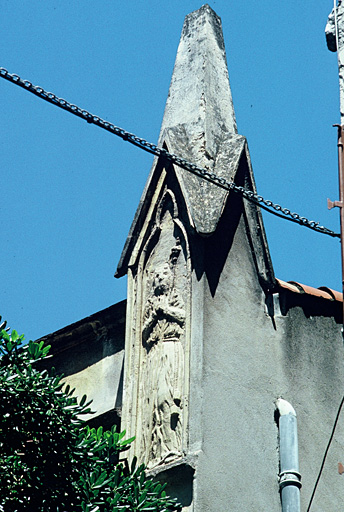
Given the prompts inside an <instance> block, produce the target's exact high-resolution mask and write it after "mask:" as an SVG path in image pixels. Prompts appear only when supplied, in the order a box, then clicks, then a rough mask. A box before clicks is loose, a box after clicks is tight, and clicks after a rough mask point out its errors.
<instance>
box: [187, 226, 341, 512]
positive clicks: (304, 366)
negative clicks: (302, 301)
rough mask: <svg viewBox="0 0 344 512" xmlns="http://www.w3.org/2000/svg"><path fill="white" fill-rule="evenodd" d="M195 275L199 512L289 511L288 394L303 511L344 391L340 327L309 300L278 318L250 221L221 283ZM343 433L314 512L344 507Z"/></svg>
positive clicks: (193, 414) (193, 424) (193, 435)
mask: <svg viewBox="0 0 344 512" xmlns="http://www.w3.org/2000/svg"><path fill="white" fill-rule="evenodd" d="M194 282H195V283H196V285H195V287H194V291H195V297H196V296H197V294H200V295H202V290H204V299H203V301H204V304H203V312H201V311H200V309H199V308H197V309H195V311H194V317H193V324H194V325H195V326H197V330H198V332H201V331H203V346H202V348H201V347H199V346H197V344H198V345H199V341H197V339H193V346H192V348H191V351H193V350H196V351H197V352H198V354H201V355H200V356H199V357H198V358H196V359H197V361H198V370H197V366H194V367H193V366H192V364H191V372H198V374H195V373H193V374H192V375H191V395H190V447H194V448H197V445H198V446H199V447H200V451H199V452H198V463H197V469H196V475H195V487H194V505H195V510H197V511H202V512H208V511H209V512H210V511H214V512H215V511H218V510H230V511H242V510H257V511H258V510H262V511H263V510H264V511H265V510H269V511H276V512H277V511H280V498H279V490H278V472H279V454H278V427H277V424H276V421H275V417H274V412H275V405H274V401H275V400H276V399H277V398H278V397H279V396H283V397H284V398H285V399H286V400H288V401H290V402H291V403H292V405H293V406H294V408H295V409H296V412H297V416H298V425H299V455H300V471H301V473H302V481H303V489H302V491H301V507H302V508H301V510H306V508H307V504H308V501H309V498H310V495H311V492H312V489H313V486H314V483H315V480H316V477H317V474H318V471H319V468H320V465H321V462H322V457H323V455H324V452H325V449H326V445H327V442H328V440H329V437H330V434H331V429H332V426H333V423H334V420H335V415H336V411H337V408H338V405H339V403H340V400H341V398H342V393H343V390H342V388H343V382H344V369H343V368H344V365H343V361H344V354H343V344H342V340H341V334H340V326H339V325H337V324H336V322H335V321H334V319H333V318H330V317H324V316H316V317H308V318H307V317H306V316H305V314H304V312H303V310H302V308H301V307H293V308H291V309H289V311H288V313H287V315H286V316H284V315H282V314H281V313H280V311H279V308H278V307H276V308H275V314H274V319H273V320H274V321H273V320H272V318H271V317H270V316H269V314H268V312H267V308H266V305H265V295H264V293H263V292H262V289H261V287H260V285H259V282H258V279H257V273H256V268H255V266H254V262H253V258H252V254H251V250H250V247H249V243H248V239H247V235H246V228H245V225H244V222H243V219H241V220H240V222H239V226H238V229H237V230H236V233H235V236H234V239H233V243H232V245H231V248H230V252H229V255H228V258H227V261H226V263H225V266H224V268H223V271H222V274H221V276H220V278H219V281H218V284H217V287H216V289H215V291H214V287H212V289H210V287H209V286H208V284H207V279H206V278H205V276H204V275H203V277H202V279H201V280H197V279H195V280H194ZM197 287H198V288H197ZM198 300H199V301H200V300H201V299H198ZM314 300H318V301H319V300H321V299H314ZM278 302H279V301H278V297H277V301H276V304H277V306H278ZM202 316H203V318H202ZM200 323H201V324H202V325H201V327H200V325H199V324H200ZM198 340H199V338H198ZM194 359H195V358H194ZM199 372H201V374H200V373H199ZM197 380H198V383H199V384H198V388H197V386H196V381H197ZM192 382H194V385H193V384H192ZM200 388H201V389H200ZM196 389H197V391H196ZM199 422H200V423H199ZM342 434H343V429H342V428H341V427H339V428H338V430H337V431H336V436H335V439H334V442H333V444H332V448H331V450H330V452H329V455H328V459H327V462H326V465H325V468H324V472H323V475H322V478H321V480H320V484H319V487H318V491H317V493H316V495H315V499H314V502H313V506H312V512H317V511H319V512H320V511H323V512H326V511H328V512H330V511H331V512H333V511H334V510H341V509H342V503H343V499H344V485H343V484H344V482H343V477H341V476H340V475H339V474H338V471H337V463H338V462H339V461H340V459H341V457H342V454H343V453H344V451H343V448H344V445H343V440H344V439H343V435H342ZM199 436H201V437H199Z"/></svg>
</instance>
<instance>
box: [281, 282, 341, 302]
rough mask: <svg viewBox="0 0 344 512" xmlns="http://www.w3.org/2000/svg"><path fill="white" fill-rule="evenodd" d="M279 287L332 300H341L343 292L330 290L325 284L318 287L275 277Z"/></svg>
mask: <svg viewBox="0 0 344 512" xmlns="http://www.w3.org/2000/svg"><path fill="white" fill-rule="evenodd" d="M276 281H277V283H278V285H279V286H280V288H284V289H286V290H289V291H291V292H294V293H301V294H303V293H305V294H307V295H312V296H313V297H319V298H322V299H327V300H332V301H340V302H343V294H342V293H340V292H337V291H335V290H332V289H331V288H327V287H326V286H320V287H319V288H313V287H312V286H308V285H306V284H301V283H298V282H296V281H288V282H286V281H282V280H281V279H276Z"/></svg>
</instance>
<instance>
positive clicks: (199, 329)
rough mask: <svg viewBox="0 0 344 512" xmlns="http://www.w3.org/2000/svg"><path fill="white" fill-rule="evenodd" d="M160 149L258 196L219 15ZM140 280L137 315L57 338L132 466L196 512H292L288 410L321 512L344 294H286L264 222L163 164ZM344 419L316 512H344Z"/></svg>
mask: <svg viewBox="0 0 344 512" xmlns="http://www.w3.org/2000/svg"><path fill="white" fill-rule="evenodd" d="M159 144H160V145H161V146H164V147H165V148H166V149H167V150H168V151H169V152H171V153H175V154H177V155H180V156H182V157H184V158H186V159H188V160H189V161H191V162H194V163H195V164H197V165H199V166H201V167H203V168H206V169H208V170H210V172H215V173H216V175H217V176H220V177H222V178H225V179H226V180H228V181H234V182H235V183H236V184H237V185H240V186H244V187H246V188H247V189H249V190H253V191H255V184H254V178H253V173H252V167H251V162H250V157H249V151H248V146H247V143H246V140H245V138H244V137H243V136H241V135H239V134H238V133H237V128H236V121H235V115H234V109H233V103H232V97H231V92H230V87H229V81H228V72H227V63H226V55H225V50H224V43H223V37H222V29H221V21H220V19H219V18H218V17H217V15H216V14H215V13H214V11H212V10H211V8H210V7H209V6H207V5H205V6H203V7H202V8H201V9H199V10H198V11H195V12H194V13H191V14H190V15H189V16H187V17H186V20H185V23H184V28H183V32H182V37H181V42H180V45H179V49H178V54H177V59H176V64H175V68H174V72H173V77H172V81H171V87H170V91H169V96H168V101H167V104H166V110H165V114H164V120H163V124H162V129H161V134H160V139H159ZM125 274H127V275H128V297H127V301H126V303H125V302H123V303H119V304H117V305H114V306H112V307H111V308H108V309H107V310H105V311H103V312H99V313H97V314H95V315H93V316H92V317H90V318H88V319H85V320H81V321H80V322H78V323H77V324H74V325H73V326H69V327H66V328H65V329H63V330H61V331H58V332H57V333H53V334H51V335H49V336H48V337H46V338H47V339H48V341H49V343H51V344H52V347H53V353H54V356H53V358H52V363H51V364H53V365H54V366H55V367H56V368H57V369H58V370H61V371H64V373H65V375H66V379H67V380H68V381H69V382H70V383H72V385H73V386H75V387H76V389H77V393H79V394H80V395H82V394H84V393H87V394H88V397H89V398H93V399H94V408H95V409H96V411H97V413H96V415H95V416H94V417H93V419H92V420H91V421H92V422H93V423H96V422H97V421H98V423H105V424H106V425H107V424H108V423H109V422H111V421H113V422H117V424H120V427H121V428H122V429H123V428H125V429H126V430H127V434H128V436H132V435H135V436H136V440H135V442H134V443H133V445H132V448H131V454H132V455H133V454H134V453H135V454H136V455H138V456H139V458H140V460H142V461H144V462H145V463H146V465H147V468H148V471H149V473H150V474H152V475H154V476H157V478H159V479H161V480H166V481H167V482H168V483H169V491H170V493H171V494H173V495H176V496H177V497H178V498H179V499H180V501H181V502H182V504H183V507H184V508H183V510H187V511H194V512H215V511H216V512H217V511H221V510H230V511H236V512H239V511H240V512H241V511H242V510H257V511H258V510H269V511H271V512H278V511H280V510H281V500H280V495H279V478H278V475H279V450H278V446H279V445H278V438H279V421H278V414H277V412H276V400H277V399H278V398H279V397H283V398H284V399H286V400H288V401H289V402H290V403H291V404H292V405H293V407H294V408H295V410H296V413H297V417H298V437H299V459H300V473H301V475H302V483H303V488H302V490H301V510H306V509H307V505H308V503H309V500H310V497H311V494H312V491H313V488H314V484H315V482H316V478H317V476H318V473H319V470H320V467H321V464H322V461H323V457H324V454H325V450H326V447H327V443H328V441H329V439H330V436H331V432H332V428H333V425H334V422H335V418H336V414H337V410H338V407H339V404H340V402H341V399H342V395H343V390H342V385H343V382H344V353H343V341H342V336H341V322H342V313H341V308H342V297H341V294H338V293H335V292H333V291H331V290H328V289H323V290H315V289H313V288H309V287H303V286H302V285H299V284H297V283H294V284H292V283H289V284H288V283H284V282H282V281H279V280H277V279H276V278H275V276H274V272H273V267H272V264H271V259H270V255H269V249H268V245H267V242H266V236H265V231H264V226H263V222H262V217H261V213H260V210H259V207H258V206H256V205H255V204H253V203H250V202H248V201H247V200H244V199H243V198H242V196H241V195H239V194H236V193H235V192H233V191H231V192H228V191H227V190H224V189H222V188H219V187H217V186H216V185H214V184H213V183H209V182H207V181H205V180H203V179H201V178H199V177H197V176H195V175H193V174H190V173H187V172H186V171H185V170H183V169H181V168H179V167H178V166H175V165H172V164H171V163H168V162H167V161H166V160H164V159H163V158H160V159H158V158H156V159H155V161H154V164H153V167H152V170H151V173H150V175H149V177H148V181H147V185H146V187H145V190H144V192H143V196H142V199H141V201H140V204H139V207H138V210H137V213H136V216H135V219H134V222H133V225H132V228H131V231H130V234H129V236H128V240H127V243H126V245H125V248H124V250H123V254H122V257H121V260H120V263H119V265H118V269H117V276H118V277H121V276H123V275H125ZM124 308H126V311H125V310H124ZM124 326H125V334H124ZM343 414H344V413H342V414H341V416H340V420H339V423H338V426H337V429H336V431H335V435H334V438H333V441H332V444H331V446H330V449H329V452H328V456H327V459H326V461H325V465H324V469H323V472H322V476H321V478H320V480H319V485H318V488H317V492H316V494H315V496H314V501H313V505H312V511H314V512H316V511H318V512H320V511H321V512H333V511H334V510H341V508H342V503H343V501H344V481H343V478H344V476H341V475H340V474H339V472H338V469H337V468H338V463H339V462H341V461H342V462H344V437H343V435H344V431H343V430H344V429H343V419H344V416H343Z"/></svg>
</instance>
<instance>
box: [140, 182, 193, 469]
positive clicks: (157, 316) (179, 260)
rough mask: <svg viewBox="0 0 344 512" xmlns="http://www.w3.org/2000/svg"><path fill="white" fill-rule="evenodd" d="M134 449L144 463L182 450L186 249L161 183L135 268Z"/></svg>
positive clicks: (186, 348)
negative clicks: (148, 229)
mask: <svg viewBox="0 0 344 512" xmlns="http://www.w3.org/2000/svg"><path fill="white" fill-rule="evenodd" d="M136 279H137V283H136V287H135V288H136V300H135V304H134V309H135V311H134V316H135V327H134V330H133V331H132V336H133V338H134V340H133V341H134V343H135V347H136V348H135V350H136V352H137V357H136V365H135V366H136V368H135V370H134V371H135V372H136V374H137V388H136V392H135V393H134V395H135V396H136V426H135V432H136V435H137V439H136V447H135V449H136V453H137V455H138V456H139V458H140V460H141V461H142V462H145V464H147V466H148V467H149V468H152V467H155V466H157V465H161V464H164V463H167V462H171V461H173V460H175V459H178V458H180V457H182V456H183V454H184V453H185V451H186V444H187V438H186V431H187V421H188V420H187V410H188V381H189V339H190V336H189V328H190V327H189V326H190V319H189V316H190V307H189V303H190V300H189V296H190V282H189V280H190V251H189V244H188V238H187V233H186V230H185V228H184V226H183V224H182V222H181V221H180V219H179V216H178V207H177V202H176V199H175V196H174V194H173V192H172V191H171V190H169V189H168V188H166V189H165V191H164V193H163V195H162V197H161V199H160V201H159V203H158V205H157V208H156V214H155V220H154V224H153V227H152V229H151V233H150V235H149V236H148V238H147V239H146V243H145V244H144V247H143V248H142V250H141V254H140V256H139V261H138V269H137V274H136Z"/></svg>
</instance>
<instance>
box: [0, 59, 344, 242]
mask: <svg viewBox="0 0 344 512" xmlns="http://www.w3.org/2000/svg"><path fill="white" fill-rule="evenodd" d="M0 77H1V78H4V79H5V80H8V81H9V82H12V83H14V84H16V85H18V86H19V87H22V88H23V89H25V90H27V91H29V92H31V93H32V94H35V95H36V96H38V97H39V98H41V99H43V100H45V101H47V102H49V103H52V104H53V105H55V106H56V107H59V108H62V109H63V110H66V111H67V112H70V113H71V114H74V115H75V116H77V117H80V118H81V119H84V120H85V121H87V122H88V123H89V124H95V125H96V126H99V127H100V128H103V129H104V130H107V131H108V132H110V133H113V134H114V135H117V136H118V137H121V138H122V139H123V140H125V141H128V142H130V144H133V145H134V146H137V147H139V148H141V149H143V150H144V151H147V152H148V153H151V154H153V155H156V156H159V157H162V158H165V159H166V160H168V161H169V162H171V163H173V164H175V165H178V166H179V167H181V168H183V169H185V170H186V171H188V172H190V173H192V174H195V175H196V176H198V177H199V178H202V179H205V180H207V181H209V182H210V183H213V184H214V185H216V186H218V187H221V188H223V189H225V190H227V191H230V190H233V191H234V192H236V193H238V194H240V195H241V196H242V197H243V198H244V199H247V200H248V201H250V202H252V203H254V204H257V205H259V206H260V207H261V208H263V209H264V210H266V211H267V212H269V213H271V214H273V215H276V216H277V217H280V218H282V219H284V220H288V221H290V222H295V223H296V224H299V225H301V226H305V227H307V228H309V229H312V230H313V231H316V232H318V233H323V234H325V235H329V236H331V237H334V238H340V234H339V233H335V232H334V231H332V230H330V229H328V228H326V227H324V226H321V225H320V224H319V222H315V221H313V220H309V219H307V218H306V217H302V216H301V215H299V214H298V213H295V212H292V211H291V210H289V209H288V208H283V207H282V206H280V205H279V204H276V203H273V202H272V201H269V200H266V199H264V198H263V197H262V196H260V195H258V194H256V193H255V192H253V191H252V190H249V189H247V188H245V187H241V186H238V185H236V184H235V183H234V182H233V181H227V180H226V179H225V178H221V177H219V176H217V175H216V174H215V173H213V172H211V171H209V170H207V169H204V168H202V167H199V166H197V165H195V164H193V163H191V162H189V161H188V160H185V159H184V158H181V157H179V156H177V155H174V154H173V153H169V152H168V151H167V150H166V149H164V148H160V147H158V146H156V145H155V144H152V143H151V142H148V141H147V140H145V139H142V138H141V137H137V136H136V135H134V134H133V133H130V132H127V131H126V130H124V129H123V128H120V127H118V126H116V125H114V124H112V123H109V122H108V121H104V119H101V118H100V117H98V116H95V115H93V114H91V113H90V112H88V111H87V110H85V109H81V108H80V107H78V106H77V105H74V104H72V103H69V102H68V101H67V100H64V99H63V98H59V97H58V96H56V95H55V94H54V93H52V92H47V91H45V90H44V89H43V88H42V87H39V86H37V85H33V84H32V83H31V82H30V81H29V80H23V79H21V78H20V76H18V75H16V74H11V73H9V72H8V71H7V69H5V68H2V67H0Z"/></svg>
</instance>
